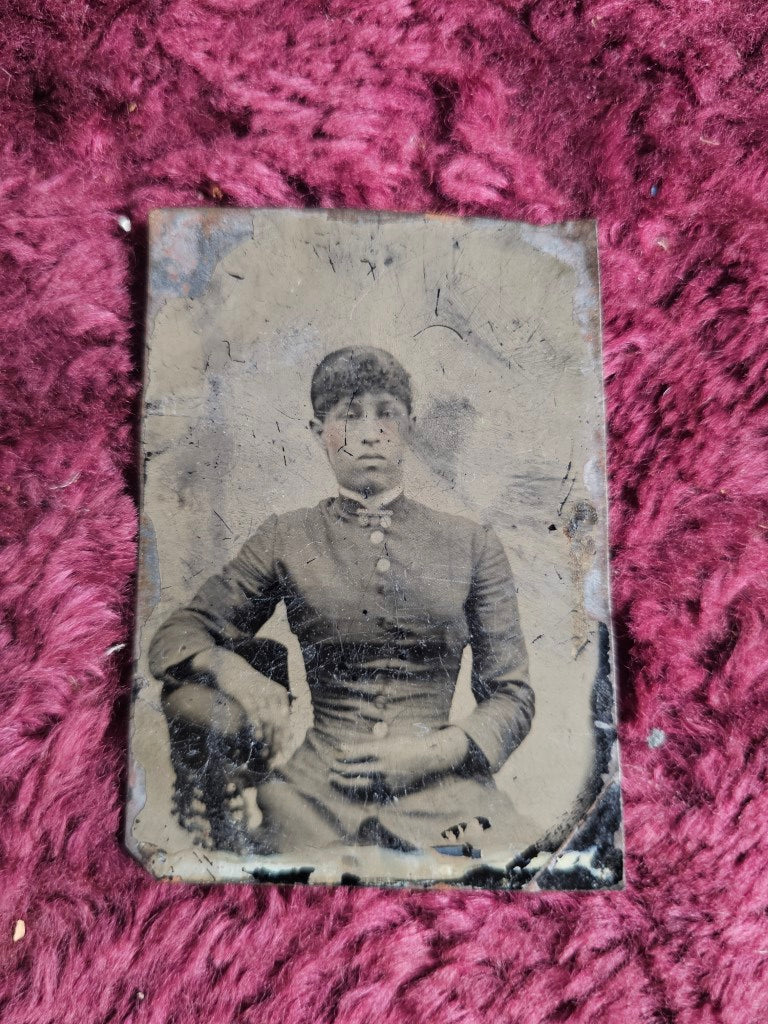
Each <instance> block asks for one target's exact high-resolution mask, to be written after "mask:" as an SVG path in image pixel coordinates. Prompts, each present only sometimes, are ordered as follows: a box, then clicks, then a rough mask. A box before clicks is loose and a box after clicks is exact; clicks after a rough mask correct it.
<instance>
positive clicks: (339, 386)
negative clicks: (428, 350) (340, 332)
mask: <svg viewBox="0 0 768 1024" xmlns="http://www.w3.org/2000/svg"><path fill="white" fill-rule="evenodd" d="M366 391H386V392H387V393H388V394H390V395H393V396H394V397H395V398H399V399H400V401H401V402H402V403H403V405H405V407H406V409H407V410H408V413H409V415H410V412H411V405H412V401H413V399H412V395H411V378H410V375H409V374H408V372H407V370H406V369H405V368H404V367H403V366H402V365H401V364H400V363H399V362H398V361H397V359H395V357H394V356H393V355H391V354H390V353H389V352H385V351H384V349H381V348H374V347H373V346H363V345H361V346H356V347H354V348H353V347H349V348H340V349H337V350H336V351H335V352H331V353H330V354H329V355H327V356H326V357H325V358H324V359H322V360H321V362H320V363H318V365H317V368H316V369H315V372H314V373H313V374H312V387H311V389H310V397H311V399H312V409H313V411H314V413H315V416H316V417H317V419H319V420H323V419H325V417H326V415H327V413H328V410H329V409H332V408H333V406H334V405H336V403H337V402H340V401H341V400H342V399H344V398H351V397H352V396H353V395H361V394H363V393H364V392H366Z"/></svg>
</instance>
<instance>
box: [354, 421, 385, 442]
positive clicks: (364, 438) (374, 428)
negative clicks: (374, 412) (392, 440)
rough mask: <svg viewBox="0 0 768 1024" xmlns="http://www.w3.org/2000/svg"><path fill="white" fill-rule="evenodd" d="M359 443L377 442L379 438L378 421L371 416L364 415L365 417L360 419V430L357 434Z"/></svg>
mask: <svg viewBox="0 0 768 1024" xmlns="http://www.w3.org/2000/svg"><path fill="white" fill-rule="evenodd" d="M358 437H359V439H360V442H361V444H378V443H379V441H380V440H381V430H380V429H379V421H378V420H377V419H375V418H373V417H371V418H370V419H369V418H368V417H367V416H366V417H365V419H362V420H361V421H360V431H359V434H358Z"/></svg>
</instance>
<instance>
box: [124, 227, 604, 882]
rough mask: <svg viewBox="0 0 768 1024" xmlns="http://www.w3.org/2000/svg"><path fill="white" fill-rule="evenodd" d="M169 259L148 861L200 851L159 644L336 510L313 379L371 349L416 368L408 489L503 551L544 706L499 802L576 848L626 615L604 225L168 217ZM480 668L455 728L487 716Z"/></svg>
mask: <svg viewBox="0 0 768 1024" xmlns="http://www.w3.org/2000/svg"><path fill="white" fill-rule="evenodd" d="M151 242H152V269H151V281H150V308H149V323H148V334H149V337H148V348H147V356H146V359H147V362H146V367H145V380H146V389H145V420H144V432H143V451H144V492H143V525H142V552H141V569H140V581H139V621H138V629H139V631H140V635H139V641H138V645H137V652H136V654H137V685H136V699H135V702H134V709H133V720H132V728H131V752H132V768H131V773H132V774H131V794H130V803H129V813H128V831H129V838H128V842H129V845H130V846H132V848H133V849H134V850H135V851H138V852H140V853H141V855H142V857H143V859H144V860H145V861H146V860H147V859H149V860H151V861H152V862H153V870H156V871H157V872H158V873H161V874H162V873H163V871H164V870H165V867H164V866H163V865H165V866H167V865H169V864H173V863H176V862H178V863H183V855H182V854H183V851H184V850H186V849H187V848H188V846H189V838H188V836H187V835H186V833H184V832H183V831H182V829H181V828H180V827H179V826H178V824H177V823H176V822H175V820H174V819H173V817H172V815H171V810H170V807H171V797H172V785H173V780H172V775H171V770H170V763H169V749H168V735H167V727H166V723H165V719H164V717H163V715H162V712H161V710H160V707H159V694H160V683H158V682H157V681H155V680H154V679H153V678H152V677H151V676H150V675H149V673H148V670H147V667H146V661H145V658H146V650H147V648H148V645H149V641H150V640H151V637H152V635H153V633H154V632H155V630H156V629H157V627H158V626H159V625H160V623H161V621H162V620H163V619H164V618H165V617H166V616H167V615H168V614H169V613H170V612H171V611H172V610H173V609H174V608H175V607H177V606H178V605H179V604H181V603H182V602H184V601H186V600H188V599H189V598H190V597H191V596H192V594H193V593H194V592H195V591H196V589H197V588H198V587H199V586H200V584H201V583H202V582H203V581H204V580H205V579H206V577H207V576H209V575H210V574H212V573H213V572H216V571H218V570H219V569H220V568H221V566H222V565H223V564H224V563H225V562H226V561H228V560H229V559H230V558H231V557H232V556H233V555H234V554H235V553H236V552H237V550H238V549H239V548H240V546H241V545H242V544H243V543H244V542H245V540H246V539H247V538H248V537H249V536H250V535H251V533H252V532H253V531H254V529H255V528H256V527H257V526H258V525H259V524H260V523H261V522H262V521H263V520H264V519H265V518H266V517H267V516H268V515H269V514H270V513H271V512H278V513H279V512H285V511H288V510H290V509H293V508H296V507H300V506H307V505H314V504H316V503H317V502H318V501H319V500H320V499H321V498H323V497H326V496H328V495H331V494H333V493H334V492H335V481H334V478H333V476H332V473H331V471H330V469H329V467H328V465H327V464H326V461H325V457H324V455H323V453H322V452H321V451H320V449H319V447H318V445H317V443H316V441H315V439H314V438H313V436H312V434H311V432H310V429H309V420H310V417H311V407H310V403H309V383H310V378H311V375H312V371H313V370H314V368H315V366H316V364H317V363H318V361H319V360H320V359H321V358H322V357H323V356H324V355H325V354H327V353H328V352H330V351H332V350H333V349H336V348H339V347H341V346H343V345H354V344H364V345H369V344H371V345H377V346H380V347H382V348H385V349H388V350H390V351H391V352H392V353H393V354H394V355H395V356H396V357H397V358H398V359H399V360H400V361H401V362H402V363H403V365H404V366H405V368H406V369H407V370H408V371H409V372H410V374H411V377H412V381H413V388H414V412H415V415H416V431H415V440H414V444H413V450H412V452H411V453H410V457H409V464H408V466H407V469H406V476H405V481H406V488H405V489H406V492H407V493H408V494H410V495H411V496H412V497H414V498H416V499H417V500H418V501H421V502H423V503H425V504H427V505H430V506H432V507H434V508H437V509H442V510H445V511H447V512H452V513H458V514H461V515H464V516H467V517H469V518H471V519H473V520H475V521H479V522H482V523H489V524H492V525H493V527H494V528H495V530H496V531H497V533H498V535H499V537H500V538H501V540H502V543H503V544H504V546H505V548H506V551H507V554H508V556H509V560H510V563H511V566H512V570H513V573H514V575H515V579H516V582H517V586H518V600H519V606H520V615H521V622H522V627H523V631H524V635H525V639H526V643H527V648H528V653H529V656H530V665H531V679H530V681H531V685H532V687H533V689H534V691H535V694H536V708H537V710H536V716H535V718H534V722H533V727H532V730H531V733H530V735H529V736H528V737H527V738H526V739H525V740H524V741H523V743H522V745H521V746H520V747H519V749H518V750H517V751H516V752H515V753H513V755H512V756H511V758H510V759H509V761H508V762H507V764H506V765H505V766H504V768H503V769H502V771H501V772H500V773H499V775H498V776H497V784H498V785H499V786H500V787H501V788H502V789H504V790H506V791H508V792H509V793H510V795H511V796H512V799H513V801H514V803H515V804H516V806H517V807H518V809H519V810H520V812H521V813H522V814H523V815H524V816H525V817H526V818H528V819H529V820H530V821H531V834H530V842H532V843H533V842H535V841H537V840H539V839H541V837H542V836H545V835H550V836H551V837H552V842H555V843H557V842H561V841H562V840H563V839H565V838H566V836H567V835H568V833H569V831H570V830H571V829H572V828H573V826H574V824H575V822H576V819H577V818H578V816H579V814H580V813H582V812H583V810H584V808H583V806H582V805H581V803H580V800H581V798H582V796H583V792H584V787H585V784H586V782H587V780H588V779H589V777H590V774H591V772H592V768H593V763H594V754H595V740H594V737H595V726H594V723H593V717H594V716H593V713H592V708H591V694H592V687H593V683H594V680H595V676H596V673H597V670H598V659H599V651H598V647H599V645H598V636H597V634H598V625H599V622H600V621H607V596H606V595H607V584H606V568H605V556H606V551H605V531H606V518H605V506H604V467H603V437H602V398H601V390H600V361H599V359H600V355H599V312H598V310H599V304H598V294H597V269H596V247H595V240H594V230H593V225H570V226H569V225H564V226H563V225H561V226H556V227H551V228H532V227H528V226H524V225H520V224H513V223H504V224H502V223H499V222H492V221H482V220H463V221H462V220H457V219H442V218H424V217H396V216H382V217H376V216H375V215H374V216H370V215H365V216H363V215H355V214H350V213H346V214H334V213H327V214H326V213H324V212H317V213H298V212H290V211H289V212H285V211H282V212H273V211H258V212H246V211H237V212H235V211H233V212H231V213H228V212H222V211H216V212H215V213H214V212H211V213H210V214H205V213H201V212H199V211H198V212H191V211H189V212H187V211H165V212H160V213H158V214H156V215H154V220H153V221H152V226H151ZM262 633H264V634H266V635H269V636H272V637H274V638H276V639H279V640H281V641H282V642H283V643H285V644H286V645H287V646H288V648H289V652H290V673H291V678H292V687H293V690H294V693H295V695H296V697H297V701H296V703H295V705H294V714H295V717H296V734H295V737H294V748H295V746H297V745H298V744H299V742H300V741H301V739H302V737H303V732H304V730H305V729H306V728H307V726H308V724H309V723H310V721H311V709H310V703H309V694H308V691H307V689H306V685H305V682H304V673H303V665H302V661H301V655H300V652H299V648H298V644H297V642H296V640H295V639H294V638H293V636H292V635H291V633H290V632H289V630H288V628H287V623H286V619H285V613H284V609H283V608H282V606H281V607H279V608H278V610H277V612H276V614H275V616H274V617H273V618H272V620H271V621H270V622H269V623H268V624H267V626H266V627H265V629H264V630H262ZM465 660H466V659H465ZM467 669H468V666H467V665H466V664H465V665H464V668H463V670H462V673H461V677H460V679H459V684H458V687H457V691H456V696H455V700H454V712H455V715H456V717H460V716H461V715H463V714H466V713H467V711H468V710H469V709H470V708H471V706H472V697H471V694H470V688H469V673H468V670H467ZM231 877H237V872H236V870H235V869H234V868H233V869H232V875H231Z"/></svg>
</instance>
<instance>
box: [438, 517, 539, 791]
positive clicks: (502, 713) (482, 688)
mask: <svg viewBox="0 0 768 1024" xmlns="http://www.w3.org/2000/svg"><path fill="white" fill-rule="evenodd" d="M483 534H484V537H483V542H482V549H481V550H480V552H479V555H478V558H477V560H476V562H475V566H474V571H473V578H472V584H471V587H470V594H469V597H468V599H467V603H466V614H467V622H468V623H469V629H470V643H471V646H472V693H473V695H474V697H475V699H476V701H477V707H476V708H475V709H474V711H472V713H471V714H470V715H468V716H467V718H465V719H464V720H463V721H461V722H459V723H457V724H458V726H459V728H461V729H462V730H463V731H464V732H465V733H466V735H467V736H468V737H469V738H470V740H471V741H472V742H473V743H474V744H475V745H476V747H477V748H478V749H479V750H480V751H481V753H482V754H483V756H484V757H485V759H486V760H487V762H488V765H489V766H490V769H491V771H492V772H497V771H498V770H499V769H500V768H501V767H502V765H503V764H504V762H505V761H506V760H507V758H508V757H509V755H510V754H511V753H512V751H513V750H514V749H515V748H516V747H517V746H518V745H519V744H520V743H521V741H522V740H523V739H524V738H525V736H526V735H527V734H528V731H529V729H530V727H531V721H532V719H533V713H534V695H533V690H532V689H531V687H530V686H529V685H528V656H527V654H526V650H525V641H524V640H523V635H522V632H521V629H520V617H519V613H518V608H517V596H516V593H515V584H514V580H513V578H512V570H511V569H510V566H509V561H508V559H507V556H506V553H505V551H504V548H503V547H502V545H501V542H500V541H499V539H498V537H497V536H496V534H495V533H494V532H493V530H491V529H488V528H486V529H485V530H483Z"/></svg>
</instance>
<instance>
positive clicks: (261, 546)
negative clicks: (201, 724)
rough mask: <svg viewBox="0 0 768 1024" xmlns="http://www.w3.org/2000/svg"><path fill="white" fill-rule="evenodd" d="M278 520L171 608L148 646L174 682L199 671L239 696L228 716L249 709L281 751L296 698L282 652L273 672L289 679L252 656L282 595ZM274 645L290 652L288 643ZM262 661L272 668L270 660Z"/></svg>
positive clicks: (250, 718) (257, 733)
mask: <svg viewBox="0 0 768 1024" xmlns="http://www.w3.org/2000/svg"><path fill="white" fill-rule="evenodd" d="M276 523H277V519H276V517H275V516H271V517H270V518H269V519H268V520H267V521H266V522H265V523H264V524H263V526H261V527H260V528H259V530H257V532H256V533H255V534H254V536H253V537H251V539H250V540H249V541H248V542H247V543H246V544H245V545H244V546H243V547H242V549H241V550H240V552H239V553H238V555H237V556H236V557H235V558H234V559H233V560H232V561H231V562H230V563H229V564H228V565H227V566H226V567H225V568H224V569H223V571H222V572H221V573H219V574H217V575H215V576H212V577H211V578H210V579H209V580H207V581H206V583H205V584H204V585H203V586H202V587H201V588H200V590H199V591H198V592H197V594H196V595H195V596H194V598H193V599H192V600H191V601H190V603H189V604H188V605H185V606H184V607H183V608H180V609H178V610H177V611H175V612H174V613H173V614H172V615H170V616H169V618H168V619H166V621H165V622H164V623H163V624H162V625H161V626H160V628H159V629H158V631H157V632H156V633H155V635H154V637H153V639H152V643H151V644H150V648H149V666H150V671H151V672H152V674H153V675H154V676H156V677H157V678H159V679H162V680H164V681H165V682H166V683H171V684H172V685H173V686H176V687H179V686H181V687H183V686H184V683H185V682H192V681H194V680H195V678H196V677H200V676H204V677H207V678H208V679H209V680H212V681H213V682H214V683H215V685H216V688H217V689H218V690H219V691H220V693H222V694H223V695H224V696H225V697H227V698H229V699H230V700H232V701H234V702H235V709H233V712H235V713H229V714H227V715H225V716H224V717H225V718H227V720H231V721H232V722H236V721H237V720H238V717H239V716H240V715H242V714H244V715H245V718H246V720H247V722H248V725H249V726H250V729H251V734H252V737H253V738H254V739H255V740H257V741H263V742H264V743H265V744H266V745H267V746H268V747H269V749H270V751H272V752H273V753H275V752H277V751H279V750H280V748H281V746H282V744H283V742H284V740H285V739H286V734H287V731H288V713H289V700H290V698H289V695H288V690H287V678H286V675H285V672H284V670H282V669H284V666H283V665H282V663H281V662H282V660H283V659H280V658H277V659H276V660H275V659H273V660H275V665H274V668H275V671H274V675H275V677H276V678H277V679H279V680H282V681H283V683H284V684H285V685H281V682H275V681H274V679H272V678H270V677H269V676H268V675H265V674H264V673H263V672H261V671H258V670H257V669H256V668H254V667H253V666H252V665H251V664H250V663H249V661H248V660H246V658H247V656H248V654H249V653H251V650H252V648H253V635H254V633H255V632H256V631H257V630H258V629H259V628H260V627H261V626H262V625H263V624H264V623H265V622H266V621H267V620H268V619H269V617H270V616H271V615H272V613H273V612H274V610H275V607H276V606H277V603H278V601H279V600H280V597H281V595H280V592H279V586H278V580H277V576H276V573H275V569H274V548H275V527H276ZM272 646H273V648H274V647H278V648H279V649H280V651H279V653H281V654H282V653H284V649H283V648H282V645H276V644H273V645H272ZM260 667H261V668H263V669H265V671H266V670H267V669H269V668H270V665H267V664H260ZM177 703H178V701H177ZM236 709H239V711H237V710H236Z"/></svg>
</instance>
